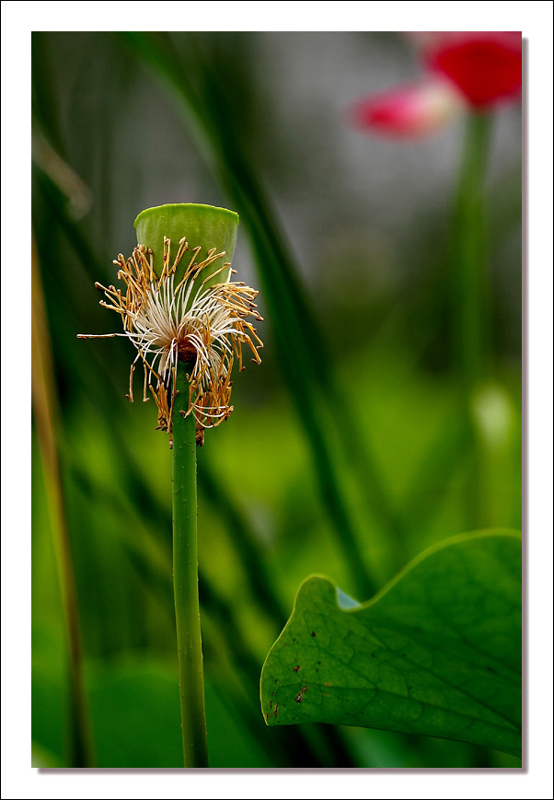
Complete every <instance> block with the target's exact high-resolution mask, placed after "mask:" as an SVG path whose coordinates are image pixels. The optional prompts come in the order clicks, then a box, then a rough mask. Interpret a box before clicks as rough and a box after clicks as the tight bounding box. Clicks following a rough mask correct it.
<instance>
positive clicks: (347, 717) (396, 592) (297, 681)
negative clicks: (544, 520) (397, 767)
mask: <svg viewBox="0 0 554 800" xmlns="http://www.w3.org/2000/svg"><path fill="white" fill-rule="evenodd" d="M261 700H262V712H263V714H264V717H265V719H266V722H267V724H268V725H292V724H297V723H300V722H327V723H332V724H337V725H355V726H361V727H367V728H379V729H382V730H389V731H400V732H404V733H416V734H424V735H427V736H435V737H440V738H444V739H456V740H459V741H465V742H472V743H474V744H478V745H484V746H490V747H493V748H495V749H497V750H502V751H504V752H506V753H512V754H515V755H519V754H520V752H521V536H520V535H519V534H517V533H514V532H511V531H486V532H480V533H474V534H463V535H461V536H457V537H454V538H452V539H448V540H447V541H446V542H443V543H441V544H440V545H438V546H436V547H434V548H431V549H430V550H427V551H426V552H425V553H423V554H422V555H421V556H419V557H418V558H416V559H415V560H414V561H413V562H412V563H411V564H409V565H408V566H407V567H406V568H405V569H404V570H403V571H402V572H400V573H399V575H398V576H397V577H396V578H395V579H394V580H393V581H392V582H391V583H389V584H388V585H387V586H386V587H385V588H384V589H383V590H382V591H381V592H380V593H379V594H378V595H376V596H375V597H374V598H373V599H372V600H370V601H368V602H367V603H364V604H363V605H359V604H357V603H355V601H352V600H351V599H350V598H347V597H346V596H345V595H344V594H343V593H342V592H340V590H339V589H338V588H337V587H336V585H335V584H334V583H333V582H332V581H331V580H329V579H328V578H326V577H323V576H318V575H315V576H312V577H310V578H308V579H307V580H306V581H305V582H304V583H303V584H302V586H301V587H300V589H299V591H298V595H297V597H296V602H295V606H294V610H293V613H292V616H291V618H290V619H289V621H288V623H287V624H286V626H285V628H284V630H283V632H282V633H281V635H280V637H279V638H278V640H277V641H276V643H275V644H274V645H273V647H272V649H271V650H270V652H269V655H268V656H267V659H266V662H265V664H264V667H263V670H262V677H261Z"/></svg>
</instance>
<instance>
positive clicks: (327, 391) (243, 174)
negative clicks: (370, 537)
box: [122, 33, 399, 592]
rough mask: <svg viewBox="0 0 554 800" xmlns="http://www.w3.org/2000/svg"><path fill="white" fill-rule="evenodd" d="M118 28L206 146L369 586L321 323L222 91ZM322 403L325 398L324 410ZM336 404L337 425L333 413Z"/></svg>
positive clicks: (159, 45)
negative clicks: (341, 469)
mask: <svg viewBox="0 0 554 800" xmlns="http://www.w3.org/2000/svg"><path fill="white" fill-rule="evenodd" d="M122 35H123V36H124V38H125V41H127V43H128V44H129V45H130V46H131V47H132V49H133V51H134V52H135V54H136V55H137V56H139V58H140V59H141V60H142V61H144V62H146V63H147V64H148V65H149V66H150V67H152V68H154V71H155V73H156V74H157V75H158V76H159V77H161V78H162V80H163V82H164V83H165V84H169V88H170V90H171V92H172V94H173V95H174V96H176V98H177V100H178V104H179V107H180V108H181V109H182V110H184V111H185V112H186V114H187V119H188V118H189V117H190V115H191V114H192V117H193V128H194V130H195V132H196V134H197V138H198V141H199V146H200V148H201V151H202V152H203V153H204V154H205V155H206V154H207V159H208V162H209V164H210V166H211V168H212V170H213V171H214V174H215V175H216V177H217V179H218V181H219V183H220V184H221V185H222V187H223V189H224V191H225V192H226V194H227V195H228V196H229V197H230V199H231V201H232V203H233V205H234V206H235V207H236V208H237V210H238V211H239V213H240V216H241V220H242V222H243V224H245V225H246V227H247V228H248V231H249V234H250V237H251V242H252V247H253V250H254V254H255V258H256V263H257V264H258V267H259V269H260V278H261V281H262V286H263V289H264V298H265V300H266V303H267V306H268V310H269V314H270V319H271V320H272V324H273V332H274V339H275V343H276V347H277V350H278V353H279V357H280V361H281V363H282V364H283V365H284V366H285V365H286V369H285V377H286V379H287V381H288V383H289V387H290V389H291V392H292V395H293V398H294V401H295V405H296V408H297V411H298V413H299V415H300V417H301V420H302V422H303V425H304V427H305V429H306V433H307V435H308V437H309V440H310V443H311V448H312V453H313V456H314V467H315V470H316V474H317V476H318V479H319V484H320V488H321V491H322V496H323V498H324V501H325V502H326V504H327V505H328V509H329V513H330V516H331V519H332V520H333V522H334V525H335V528H336V531H337V534H338V536H339V541H340V542H341V545H342V547H343V549H344V551H345V555H346V557H347V559H348V563H349V566H350V569H351V570H352V573H353V575H354V577H355V581H356V587H357V592H362V591H366V592H367V591H370V592H371V591H372V590H373V586H371V581H370V580H369V578H368V576H367V570H366V568H365V566H364V558H363V554H362V552H361V550H360V545H359V541H360V538H361V536H360V533H359V532H358V531H356V525H355V523H354V521H353V519H352V516H351V514H350V511H349V508H348V503H347V502H346V500H345V497H344V491H343V490H342V488H341V484H342V481H343V478H342V476H340V475H339V474H338V470H337V468H336V462H337V460H338V459H337V458H336V457H335V453H334V451H333V446H332V445H331V443H330V437H329V436H328V435H327V431H326V429H327V427H328V426H333V427H335V428H336V429H337V428H338V429H339V430H342V429H343V427H344V418H345V417H346V418H347V419H349V416H348V413H347V412H345V411H344V409H343V407H342V406H341V405H340V403H341V401H342V402H344V398H343V397H341V398H337V397H336V392H335V385H334V382H333V381H331V380H330V377H329V376H330V375H331V366H330V363H329V358H328V352H327V351H326V348H325V346H324V344H323V337H322V336H321V331H319V330H318V326H317V325H316V323H315V320H314V317H313V314H312V313H311V311H310V310H309V308H308V304H307V301H306V300H305V298H304V297H303V294H302V291H301V289H300V285H299V281H298V279H297V277H296V270H295V268H294V267H293V265H292V259H291V258H290V257H289V255H288V252H286V250H285V247H284V245H283V242H284V236H283V235H282V233H281V232H280V231H279V230H278V228H277V225H276V223H275V215H274V214H273V213H272V212H271V211H270V210H269V203H268V201H267V199H266V198H265V196H264V193H263V191H262V189H261V185H260V183H259V181H258V180H257V179H256V178H255V176H254V174H253V171H252V169H251V167H250V165H249V163H248V159H247V158H246V157H245V155H244V153H243V152H242V150H241V147H240V143H239V140H238V138H237V137H236V136H234V135H233V130H232V129H233V126H232V125H229V124H228V123H227V124H226V125H224V126H223V128H221V121H222V119H223V118H224V117H225V112H226V102H225V95H224V93H223V92H219V91H217V76H215V75H213V74H212V73H211V72H210V73H207V74H206V80H205V82H204V86H203V90H204V95H202V94H201V93H200V94H199V93H198V90H197V89H196V88H195V87H194V86H193V82H192V77H191V76H192V75H194V76H195V78H198V76H201V75H202V70H203V69H204V66H203V64H202V62H201V59H200V58H198V54H197V53H195V54H194V70H191V69H186V68H184V67H183V65H182V64H181V62H180V60H179V56H178V55H177V54H176V52H175V51H174V48H173V46H172V42H171V40H170V39H169V37H168V36H166V35H163V34H152V35H151V34H142V33H131V34H122ZM187 43H191V40H187ZM185 49H187V48H185ZM191 50H192V43H191ZM189 55H190V53H189ZM212 109H213V110H214V112H213V115H211V111H212ZM231 118H232V117H228V118H227V119H228V120H229V119H231ZM318 385H319V389H318V388H317V387H318ZM347 405H348V404H347ZM324 406H327V410H326V413H324ZM329 408H330V409H331V413H329ZM339 408H340V409H341V411H340V425H338V424H337V423H338V420H337V419H336V417H337V416H338V413H337V409H339ZM324 417H325V418H324ZM320 419H321V422H320V421H319V420H320ZM346 427H347V428H349V430H348V432H347V433H346V434H345V439H347V450H348V453H349V457H350V458H351V457H352V454H354V456H355V458H356V459H359V458H360V453H361V448H360V447H359V445H358V444H357V443H358V442H359V441H360V437H359V435H357V434H356V435H354V434H353V431H352V430H351V429H350V427H351V426H350V424H349V423H347V424H346ZM355 472H356V473H357V474H358V476H359V478H361V480H362V481H363V484H364V494H365V496H367V494H368V493H369V494H370V496H371V498H372V499H374V498H375V497H376V496H377V497H378V498H379V502H375V503H373V513H375V511H377V512H378V513H381V515H386V516H387V527H388V528H389V529H391V530H394V535H395V538H398V534H399V531H398V526H397V524H396V521H394V522H391V519H393V517H394V514H393V512H392V511H390V506H389V504H388V502H387V501H385V500H384V499H383V498H384V492H383V491H382V488H379V489H376V487H377V486H378V479H377V477H376V475H377V472H376V470H375V468H374V465H373V464H372V463H371V462H368V461H367V460H366V461H365V463H364V467H363V469H357V470H355Z"/></svg>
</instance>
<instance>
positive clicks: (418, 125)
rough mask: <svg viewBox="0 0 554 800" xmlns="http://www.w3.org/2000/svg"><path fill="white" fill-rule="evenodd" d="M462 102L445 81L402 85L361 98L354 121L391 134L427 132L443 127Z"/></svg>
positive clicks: (408, 136) (353, 117)
mask: <svg viewBox="0 0 554 800" xmlns="http://www.w3.org/2000/svg"><path fill="white" fill-rule="evenodd" d="M462 107H463V103H462V101H461V99H460V97H459V95H458V93H457V92H456V91H455V90H453V89H452V88H451V87H450V86H449V85H448V84H447V83H446V82H444V81H431V82H428V83H425V84H419V85H413V86H402V87H399V88H396V89H393V90H390V91H387V92H383V93H381V94H377V95H372V96H371V97H368V98H364V99H362V100H359V101H358V102H357V103H355V104H354V106H353V107H352V121H353V123H354V124H355V125H356V126H357V127H358V128H362V129H369V130H371V131H374V132H375V133H380V134H383V135H385V136H392V137H406V138H410V137H417V136H425V135H426V134H429V133H431V132H433V131H435V130H438V129H439V128H441V127H442V126H443V125H444V124H445V123H446V122H447V121H448V120H449V119H450V118H451V117H453V116H454V115H455V114H456V113H458V112H459V111H460V110H461V108H462Z"/></svg>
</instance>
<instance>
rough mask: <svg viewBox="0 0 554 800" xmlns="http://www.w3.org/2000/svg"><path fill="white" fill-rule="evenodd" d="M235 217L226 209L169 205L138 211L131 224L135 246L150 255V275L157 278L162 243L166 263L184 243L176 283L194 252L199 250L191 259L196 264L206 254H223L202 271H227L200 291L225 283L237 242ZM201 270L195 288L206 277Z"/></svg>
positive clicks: (207, 275)
mask: <svg viewBox="0 0 554 800" xmlns="http://www.w3.org/2000/svg"><path fill="white" fill-rule="evenodd" d="M238 224H239V217H238V214H235V212H234V211H228V210H227V209H226V208H216V207H215V206H208V205H202V204H200V203H169V204H167V205H163V206H154V207H153V208H147V209H146V210H145V211H141V213H140V214H139V215H138V217H137V218H136V220H135V229H136V233H137V242H138V244H142V245H145V246H146V247H147V248H148V249H149V250H152V253H153V263H154V271H155V272H156V273H157V275H158V277H159V276H160V275H161V273H162V270H163V265H164V240H165V239H169V240H170V242H171V253H170V259H169V261H170V263H173V260H174V258H175V256H176V254H177V251H178V248H179V242H180V241H181V240H182V239H183V238H184V239H186V241H187V243H188V246H189V251H188V252H186V253H185V254H184V256H183V258H182V259H181V261H180V262H179V265H178V267H177V272H176V275H175V280H176V283H178V282H179V281H180V280H181V278H182V277H183V275H184V273H185V269H186V268H187V266H188V264H189V263H190V260H191V258H192V257H193V256H194V250H195V249H196V248H200V250H199V251H198V255H197V256H196V257H195V263H198V264H200V263H201V262H202V261H205V260H206V259H207V258H208V254H209V253H210V251H212V250H213V251H215V254H216V255H217V254H219V253H224V255H223V256H221V258H219V259H217V260H216V261H214V262H213V263H212V264H210V265H209V266H208V267H206V270H211V272H216V271H218V270H220V268H221V267H222V266H223V265H224V264H226V263H228V264H229V269H227V270H223V271H222V272H219V273H218V274H217V275H215V276H214V277H213V278H212V279H211V280H208V281H207V282H206V283H205V285H204V288H207V287H208V286H210V285H212V284H214V283H225V281H227V280H228V279H229V275H230V265H231V260H232V258H233V253H234V251H235V245H236V242H237V228H238ZM206 270H203V271H202V273H201V274H200V275H199V276H198V277H197V278H196V280H195V284H196V286H197V288H198V287H199V286H200V284H201V283H202V281H203V280H205V278H206V277H209V274H210V273H207V272H206Z"/></svg>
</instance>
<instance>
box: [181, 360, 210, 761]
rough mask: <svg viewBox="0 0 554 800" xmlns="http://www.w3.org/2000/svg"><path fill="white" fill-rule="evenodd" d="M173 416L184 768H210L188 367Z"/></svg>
mask: <svg viewBox="0 0 554 800" xmlns="http://www.w3.org/2000/svg"><path fill="white" fill-rule="evenodd" d="M179 367H180V369H179V374H178V376H177V391H178V394H177V396H176V398H175V405H174V410H173V587H174V593H175V619H176V624H177V649H178V654H179V696H180V700H181V729H182V735H183V758H184V764H185V767H207V766H208V748H207V742H206V712H205V708H204V668H203V662H202V634H201V630H200V604H199V599H198V537H197V499H196V421H195V419H194V416H193V415H192V414H190V415H189V416H188V417H184V416H183V415H182V414H181V411H184V412H186V410H187V408H188V397H189V388H188V381H187V377H186V372H187V364H184V363H181V364H180V365H179Z"/></svg>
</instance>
